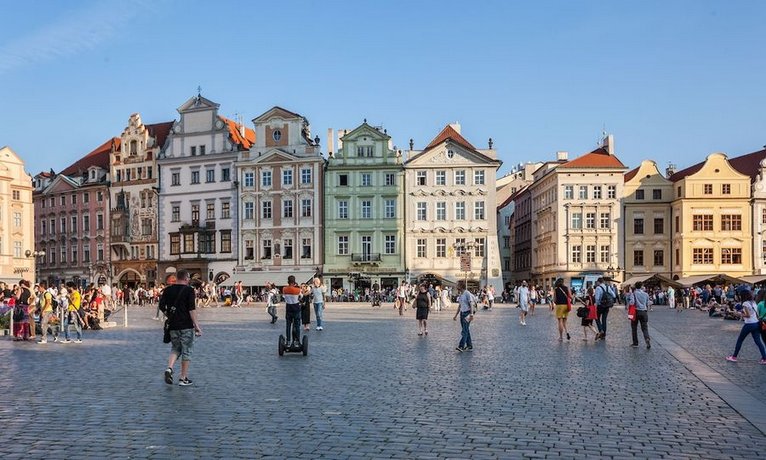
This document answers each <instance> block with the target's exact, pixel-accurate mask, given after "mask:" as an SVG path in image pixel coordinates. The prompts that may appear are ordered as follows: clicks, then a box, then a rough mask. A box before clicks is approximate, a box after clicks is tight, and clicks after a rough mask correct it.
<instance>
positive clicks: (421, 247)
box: [415, 238, 426, 258]
mask: <svg viewBox="0 0 766 460" xmlns="http://www.w3.org/2000/svg"><path fill="white" fill-rule="evenodd" d="M415 257H420V258H425V257H426V239H425V238H418V239H417V240H416V242H415Z"/></svg>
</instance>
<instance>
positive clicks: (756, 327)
mask: <svg viewBox="0 0 766 460" xmlns="http://www.w3.org/2000/svg"><path fill="white" fill-rule="evenodd" d="M739 299H740V301H741V302H742V316H743V318H744V319H745V324H744V325H742V330H741V331H740V332H739V337H737V344H736V345H735V346H734V354H733V355H731V356H727V357H726V361H731V362H734V363H736V362H737V355H739V350H740V349H741V348H742V342H744V341H745V338H746V337H747V336H748V335H752V336H753V341H754V342H755V345H756V346H757V347H758V350H759V351H760V352H761V361H760V362H761V364H766V347H764V345H763V342H762V341H761V334H760V330H761V325H760V321H758V306H757V305H756V303H755V302H754V301H753V293H752V292H751V291H750V290H749V289H743V290H741V291H740V292H739Z"/></svg>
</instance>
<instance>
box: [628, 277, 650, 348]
mask: <svg viewBox="0 0 766 460" xmlns="http://www.w3.org/2000/svg"><path fill="white" fill-rule="evenodd" d="M632 297H633V303H634V304H635V306H636V316H635V317H634V318H633V319H631V320H630V331H631V334H632V337H633V342H632V343H631V345H630V346H631V347H633V348H638V330H637V329H638V325H639V324H640V325H641V333H642V334H643V335H644V342H646V349H647V350H651V348H652V344H651V342H650V341H649V305H650V302H651V300H650V299H649V294H647V293H646V291H645V290H644V283H642V282H641V281H639V282H638V283H636V285H635V287H634V289H633V295H632Z"/></svg>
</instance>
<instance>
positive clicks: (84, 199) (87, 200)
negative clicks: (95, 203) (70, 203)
mask: <svg viewBox="0 0 766 460" xmlns="http://www.w3.org/2000/svg"><path fill="white" fill-rule="evenodd" d="M82 202H83V203H90V193H88V192H85V193H83V194H82Z"/></svg>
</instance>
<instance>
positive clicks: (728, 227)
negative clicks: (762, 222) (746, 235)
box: [721, 214, 742, 232]
mask: <svg viewBox="0 0 766 460" xmlns="http://www.w3.org/2000/svg"><path fill="white" fill-rule="evenodd" d="M721 231H723V232H733V231H738V232H739V231H742V216H741V215H739V214H722V215H721Z"/></svg>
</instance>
